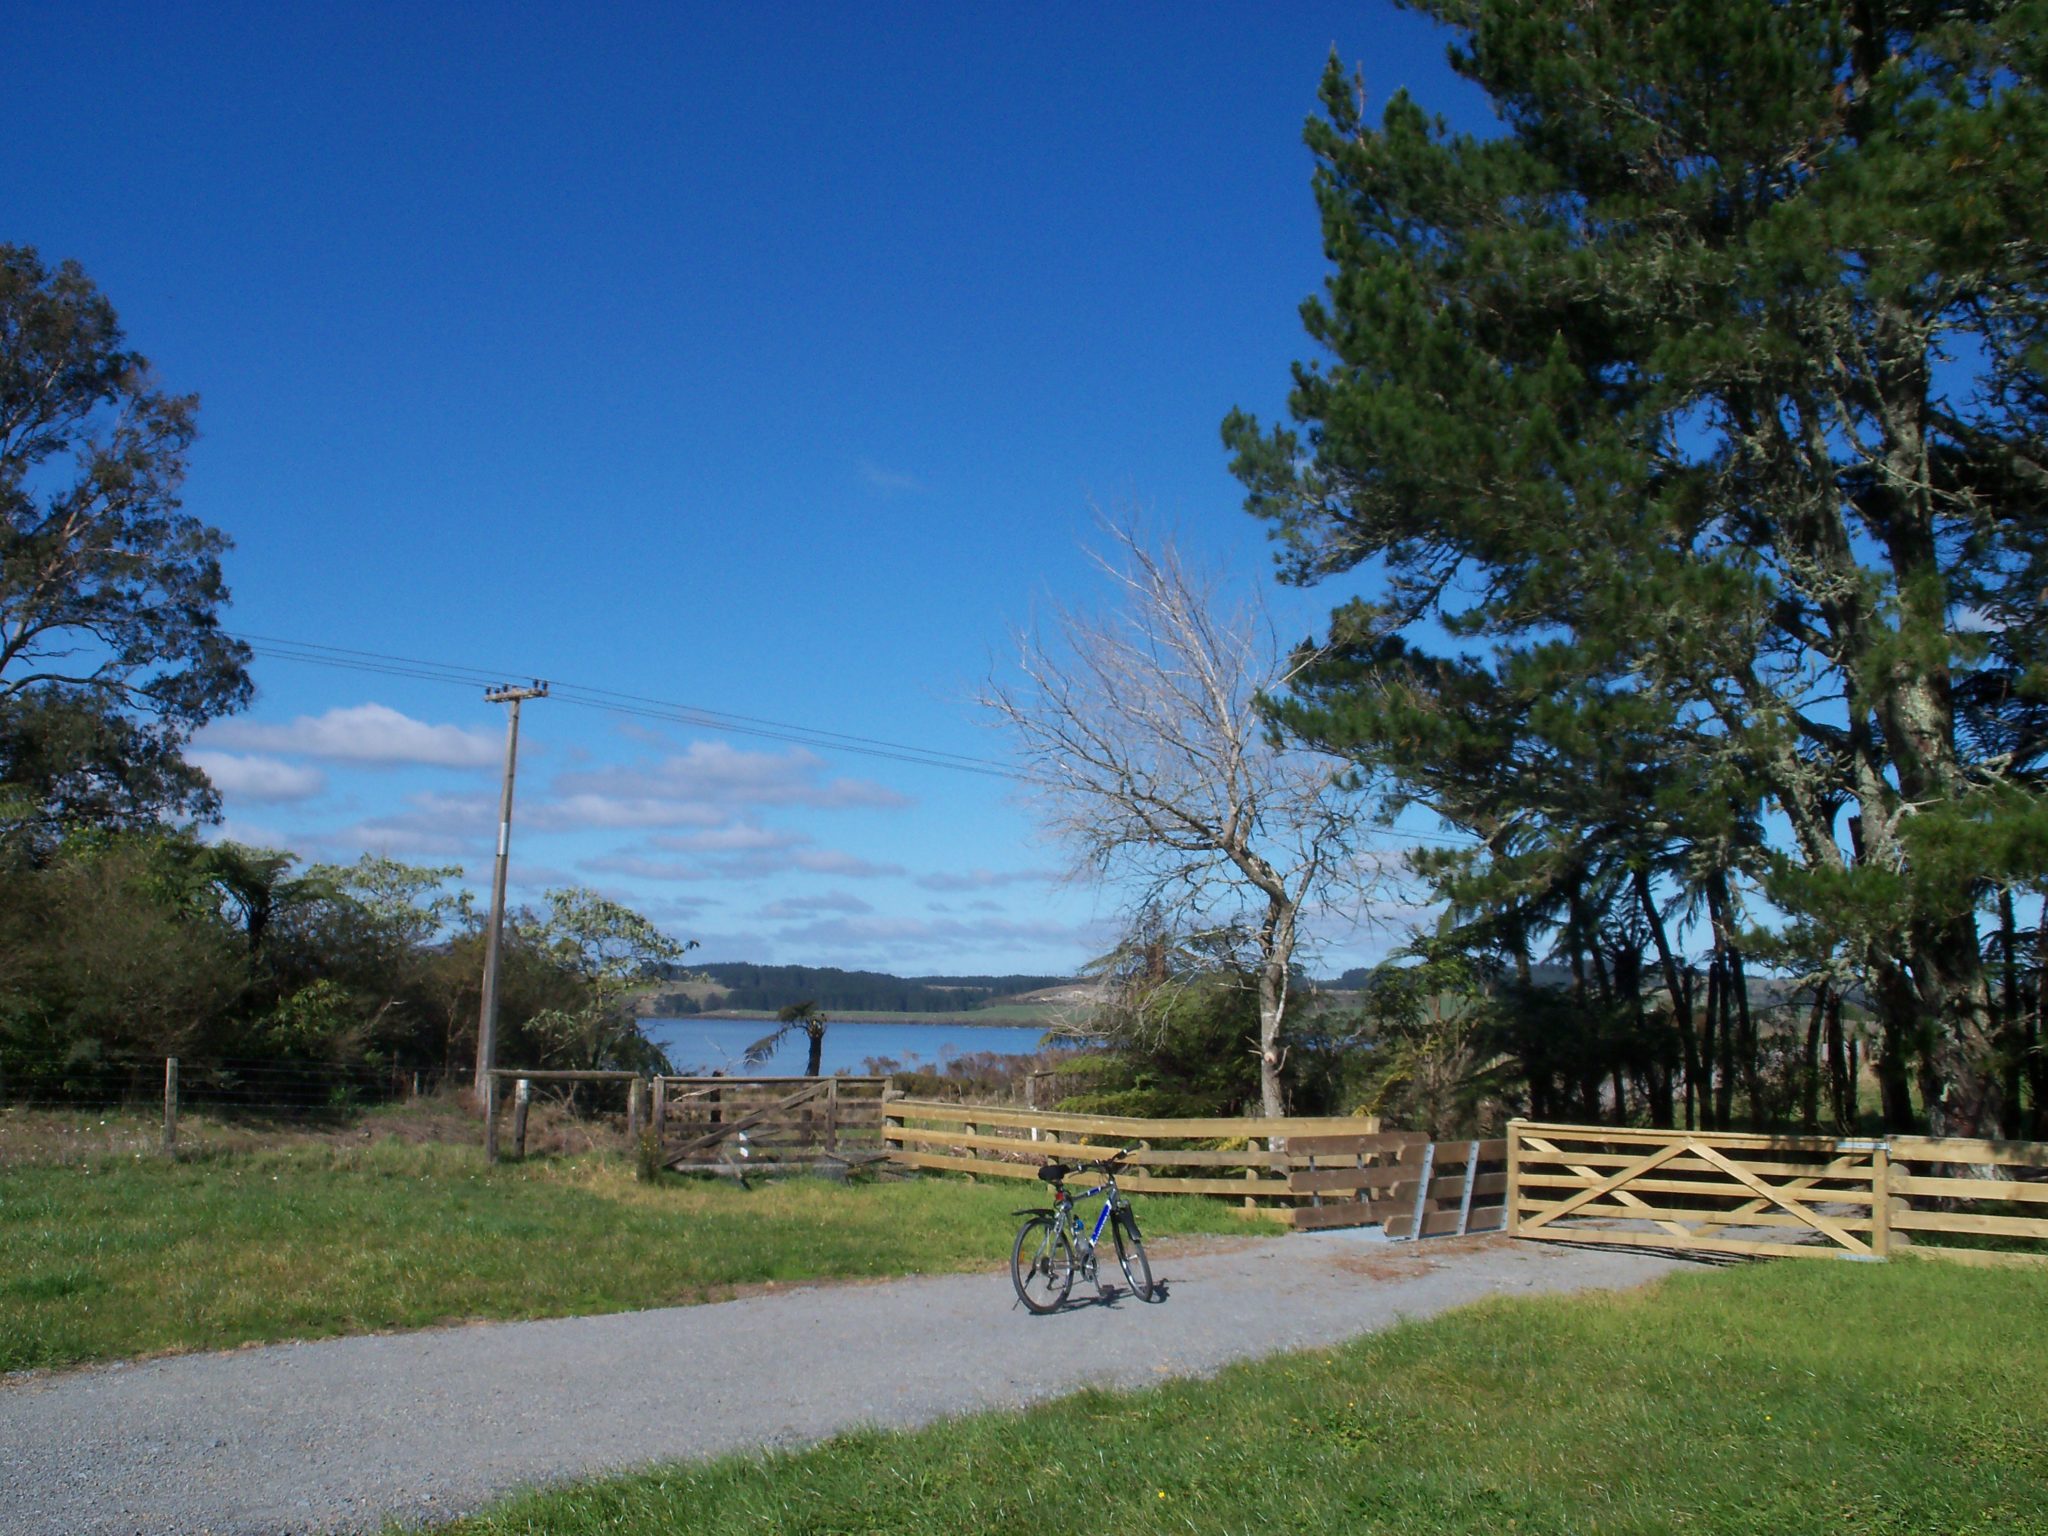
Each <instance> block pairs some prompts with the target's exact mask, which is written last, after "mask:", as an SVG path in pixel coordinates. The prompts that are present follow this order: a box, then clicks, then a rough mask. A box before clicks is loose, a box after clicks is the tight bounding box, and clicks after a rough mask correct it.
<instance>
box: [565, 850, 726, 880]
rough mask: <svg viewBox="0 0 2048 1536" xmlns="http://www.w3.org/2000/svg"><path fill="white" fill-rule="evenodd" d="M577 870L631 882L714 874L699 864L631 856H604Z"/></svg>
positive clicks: (584, 862) (712, 876)
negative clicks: (626, 876) (625, 877)
mask: <svg viewBox="0 0 2048 1536" xmlns="http://www.w3.org/2000/svg"><path fill="white" fill-rule="evenodd" d="M576 867H577V868H578V869H583V870H589V871H590V872H591V873H593V874H601V875H629V876H631V877H632V878H633V879H635V880H659V881H664V882H667V881H691V880H715V879H717V878H718V872H717V871H716V870H714V869H708V868H706V867H705V866H704V865H702V864H685V863H683V862H682V861H681V860H680V859H650V858H645V857H642V856H641V855H638V854H631V853H607V854H601V855H599V856H598V857H597V858H594V859H582V860H579V861H578V862H577V865H576Z"/></svg>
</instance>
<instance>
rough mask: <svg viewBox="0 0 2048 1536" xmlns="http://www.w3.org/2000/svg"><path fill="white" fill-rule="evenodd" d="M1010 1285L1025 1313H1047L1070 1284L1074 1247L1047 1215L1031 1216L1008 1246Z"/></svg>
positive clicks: (1057, 1304) (1064, 1293)
mask: <svg viewBox="0 0 2048 1536" xmlns="http://www.w3.org/2000/svg"><path fill="white" fill-rule="evenodd" d="M1010 1283H1011V1284H1012V1285H1014V1286H1015V1287H1016V1288H1017V1299H1018V1300H1019V1301H1021V1302H1023V1303H1024V1309H1025V1310H1026V1311H1027V1312H1050V1311H1052V1310H1053V1309H1054V1308H1056V1307H1057V1306H1059V1304H1060V1303H1061V1302H1063V1301H1065V1300H1066V1299H1067V1292H1068V1291H1070V1290H1072V1289H1073V1285H1074V1244H1073V1242H1072V1240H1071V1239H1069V1238H1068V1236H1067V1234H1066V1231H1065V1229H1064V1228H1063V1227H1062V1226H1061V1225H1060V1223H1059V1222H1058V1221H1056V1220H1055V1219H1054V1218H1052V1217H1050V1216H1034V1217H1032V1218H1031V1219H1030V1220H1029V1221H1027V1222H1025V1223H1024V1225H1023V1226H1021V1227H1019V1228H1018V1229H1017V1241H1016V1242H1015V1243H1013V1244H1012V1245H1011V1247H1010Z"/></svg>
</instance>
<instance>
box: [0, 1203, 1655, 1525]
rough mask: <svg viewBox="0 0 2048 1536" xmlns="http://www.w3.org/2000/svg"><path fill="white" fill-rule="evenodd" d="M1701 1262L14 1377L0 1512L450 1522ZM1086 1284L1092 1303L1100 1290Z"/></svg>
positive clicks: (1289, 1269) (1228, 1250) (972, 1285)
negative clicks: (1054, 1309)
mask: <svg viewBox="0 0 2048 1536" xmlns="http://www.w3.org/2000/svg"><path fill="white" fill-rule="evenodd" d="M1677 1267H1679V1266H1678V1264H1677V1263H1676V1261H1673V1260H1668V1259H1663V1258H1657V1257H1651V1256H1648V1255H1643V1254H1636V1253H1629V1252H1624V1251H1615V1250H1600V1249H1570V1248H1561V1247H1545V1246H1541V1245H1537V1244H1531V1243H1510V1242H1508V1241H1507V1240H1505V1239H1502V1238H1491V1239H1484V1240H1473V1239H1464V1240H1458V1241H1451V1242H1434V1243H1425V1244H1422V1245H1420V1246H1415V1245H1405V1244H1404V1245H1398V1246H1390V1245H1384V1244H1375V1243H1369V1242H1367V1241H1364V1240H1362V1239H1361V1238H1360V1237H1358V1236H1356V1235H1351V1234H1343V1233H1319V1234H1306V1233H1304V1234H1296V1235H1294V1236H1290V1237H1283V1238H1271V1239H1247V1240H1241V1241H1240V1240H1226V1241H1222V1242H1216V1243H1210V1244H1207V1245H1190V1246H1188V1247H1185V1248H1181V1249H1178V1250H1176V1249H1175V1248H1173V1247H1170V1246H1169V1247H1167V1248H1165V1250H1164V1251H1163V1252H1162V1253H1160V1254H1158V1255H1156V1263H1155V1268H1156V1269H1157V1270H1158V1272H1159V1275H1160V1278H1161V1279H1162V1280H1164V1281H1165V1282H1166V1285H1167V1287H1168V1295H1167V1298H1166V1299H1165V1300H1164V1301H1162V1302H1160V1303H1158V1304H1156V1305H1151V1306H1147V1305H1142V1304H1140V1303H1139V1302H1137V1301H1135V1300H1134V1299H1132V1298H1130V1297H1128V1296H1125V1297H1121V1298H1115V1299H1113V1300H1111V1301H1110V1302H1107V1303H1102V1302H1091V1304H1086V1305H1070V1306H1069V1307H1068V1309H1067V1310H1065V1311H1063V1312H1060V1313H1057V1314H1054V1315H1052V1316H1049V1317H1032V1316H1030V1315H1028V1314H1026V1313H1025V1312H1024V1311H1023V1310H1022V1309H1021V1308H1018V1307H1016V1306H1015V1305H1014V1303H1013V1299H1012V1296H1011V1293H1010V1282H1009V1277H1008V1274H1007V1273H1002V1274H997V1273H995V1272H993V1271H991V1272H988V1273H983V1274H969V1275H940V1276H933V1277H928V1278H918V1279H909V1280H892V1281H884V1282H879V1283H870V1284H857V1283H856V1284H828V1285H817V1286H805V1287H799V1288H792V1289H788V1290H779V1291H770V1292H767V1293H764V1294H760V1295H755V1296H749V1297H746V1298H744V1299H741V1300H737V1301H727V1302H720V1303H717V1304H714V1305H710V1306H701V1307H678V1308H670V1309H665V1310H662V1311H657V1312H627V1313H616V1314H612V1315H609V1316H604V1317H583V1318H568V1319H562V1320H559V1321H553V1322H537V1323H491V1324H480V1325H476V1326H472V1327H464V1328H442V1329H434V1330H431V1331H429V1332H424V1333H407V1334H391V1335H382V1336H378V1337H370V1338H351V1339H330V1340H324V1341H321V1342H318V1343H310V1344H283V1345H275V1346H270V1347H266V1348H261V1349H244V1350H236V1351H233V1352H230V1353H226V1354H213V1355H187V1356H181V1357H177V1358H173V1359H165V1360H156V1361H150V1362H146V1363H142V1364H135V1365H115V1366H106V1367H99V1368H95V1369H91V1370H84V1371H74V1372H68V1373H64V1374H58V1375H27V1376H20V1377H16V1378H13V1379H11V1380H8V1381H6V1382H5V1383H4V1384H0V1531H6V1532H8V1533H11V1536H45V1533H47V1536H84V1533H88V1532H120V1533H124V1536H127V1533H135V1532H147V1533H150V1536H156V1533H159V1532H163V1533H170V1532H208V1533H212V1536H231V1533H232V1536H240V1533H262V1536H278V1533H282V1532H291V1533H304V1532H314V1531H365V1530H375V1529H377V1528H378V1526H379V1525H380V1524H381V1522H383V1521H384V1520H386V1519H387V1518H393V1517H395V1518H398V1519H401V1520H406V1521H429V1520H438V1519H447V1518H449V1517H452V1516H454V1515H457V1514H460V1513H463V1512H465V1511H469V1510H474V1509H476V1508H477V1507H479V1506H480V1505H482V1504H484V1503H486V1502H488V1501H490V1500H492V1499H494V1498H497V1497H499V1496H501V1495H503V1494H505V1493H508V1492H510V1491H512V1490H514V1489H516V1488H519V1487H522V1486H525V1485H528V1484H533V1483H545V1482H551V1481H556V1480H559V1479H563V1478H571V1477H577V1476H581V1475H586V1474H591V1473H598V1472H603V1471H606V1470H611V1469H620V1468H627V1467H634V1466H639V1465H642V1464H645V1463H647V1462H651V1461H657V1460H664V1459H671V1458H677V1457H701V1456H712V1455H716V1454H718V1453H720V1452H724V1451H733V1450H742V1449H747V1448H752V1447H759V1446H788V1445H797V1444H802V1443H804V1442H808V1441H813V1440H817V1439H820V1438H823V1437H825V1436H827V1435H830V1434H833V1433H834V1432H836V1431H839V1430H843V1429H846V1428H849V1427H851V1426H853V1425H857V1424H875V1425H888V1426H908V1425H916V1424H925V1423H929V1422H930V1421H932V1420H934V1419H938V1418H943V1417H946V1416H949V1415H953V1414H961V1413H968V1412H972V1411H974V1410H976V1409H983V1408H1008V1407H1014V1406H1016V1405H1018V1404H1021V1403H1028V1402H1032V1401H1035V1400H1038V1399H1041V1398H1049V1397H1054V1396H1057V1395H1059V1394H1061V1393H1065V1392H1070V1391H1072V1390H1074V1389H1076V1388H1078V1387H1082V1386H1085V1385H1089V1384H1095V1385H1119V1386H1142V1385H1144V1384H1146V1383H1148V1382H1153V1381H1158V1380H1161V1379H1163V1378H1166V1377H1169V1376H1184V1375H1193V1374H1200V1373H1204V1372H1209V1371H1214V1370H1216V1369H1217V1368H1218V1367H1220V1366H1223V1365H1225V1364H1227V1363H1229V1362H1230V1361H1233V1360H1241V1359H1245V1358H1247V1357H1250V1356H1255V1355H1264V1354H1270V1353H1272V1352H1274V1351H1276V1350H1285V1349H1296V1348H1302V1347H1306V1346H1309V1345H1316V1344H1327V1343H1331V1342H1334V1341H1336V1340H1339V1339H1345V1338H1349V1337H1351V1336H1352V1335H1354V1334H1359V1333H1366V1332H1370V1331H1372V1330H1374V1329H1377V1328H1384V1327H1387V1326H1388V1325H1390V1324H1392V1323H1394V1322H1397V1321H1399V1320H1401V1319H1403V1318H1413V1317H1426V1316H1428V1315H1430V1314H1431V1313H1435V1312H1441V1311H1443V1310H1444V1309H1446V1308H1448V1307H1455V1306H1459V1305H1461V1304H1463V1303H1466V1302H1470V1301H1475V1300H1478V1299H1479V1298H1481V1297H1485V1296H1491V1295H1499V1294H1508V1295H1514V1294H1521V1293H1525V1292H1535V1291H1572V1290H1581V1289H1588V1288H1613V1287H1622V1286H1632V1285H1637V1284H1640V1283H1642V1282H1643V1281H1646V1280H1649V1279H1651V1278H1653V1277H1655V1276H1657V1275H1660V1274H1663V1273H1665V1272H1667V1271H1669V1270H1671V1269H1674V1268H1677ZM1074 1295H1075V1298H1076V1300H1077V1301H1078V1300H1079V1299H1080V1298H1082V1297H1083V1296H1087V1297H1090V1298H1092V1296H1093V1292H1092V1290H1090V1288H1088V1287H1087V1286H1086V1285H1084V1284H1077V1285H1076V1286H1075V1291H1074Z"/></svg>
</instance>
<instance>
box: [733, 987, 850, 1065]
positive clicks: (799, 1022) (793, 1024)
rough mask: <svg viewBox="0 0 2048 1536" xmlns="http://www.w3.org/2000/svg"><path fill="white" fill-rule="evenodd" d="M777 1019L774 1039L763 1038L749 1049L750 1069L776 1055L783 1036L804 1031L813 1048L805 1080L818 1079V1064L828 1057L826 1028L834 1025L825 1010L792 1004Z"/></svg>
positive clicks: (812, 1005)
mask: <svg viewBox="0 0 2048 1536" xmlns="http://www.w3.org/2000/svg"><path fill="white" fill-rule="evenodd" d="M775 1018H776V1023H777V1028H776V1030H775V1032H774V1033H773V1034H771V1035H763V1036H762V1037H761V1038H760V1039H758V1040H756V1041H755V1042H754V1043H753V1044H752V1045H750V1046H748V1047H747V1054H746V1063H747V1065H748V1066H749V1067H758V1066H760V1065H761V1063H762V1062H764V1061H766V1060H767V1059H768V1058H769V1057H770V1056H773V1055H774V1054H775V1048H776V1047H777V1046H779V1045H781V1044H782V1039H783V1036H785V1035H787V1034H788V1033H789V1032H790V1031H791V1030H792V1029H800V1030H802V1031H803V1032H804V1035H805V1037H806V1038H807V1039H808V1040H809V1041H810V1045H811V1054H810V1060H809V1061H808V1062H807V1063H806V1064H805V1066H804V1076H805V1077H816V1076H817V1075H818V1064H819V1062H820V1061H822V1060H823V1059H824V1054H825V1026H826V1025H827V1024H829V1023H831V1022H832V1021H831V1020H830V1019H828V1018H826V1017H825V1013H824V1010H823V1009H821V1008H819V1006H818V1005H817V1004H816V1003H815V1002H811V1001H809V1000H808V999H807V1000H805V1001H804V1002H801V1003H791V1004H790V1005H789V1006H788V1007H786V1008H784V1009H782V1010H780V1011H779V1012H778V1013H777V1014H776V1015H775Z"/></svg>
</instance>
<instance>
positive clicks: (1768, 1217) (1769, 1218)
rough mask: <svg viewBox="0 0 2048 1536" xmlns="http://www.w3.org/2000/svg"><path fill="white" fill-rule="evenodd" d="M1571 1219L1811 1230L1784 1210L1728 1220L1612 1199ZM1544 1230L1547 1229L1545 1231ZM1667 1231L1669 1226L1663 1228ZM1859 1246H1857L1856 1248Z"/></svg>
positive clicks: (1848, 1220) (1850, 1222) (1699, 1230)
mask: <svg viewBox="0 0 2048 1536" xmlns="http://www.w3.org/2000/svg"><path fill="white" fill-rule="evenodd" d="M1573 1214H1574V1215H1575V1216H1582V1217H1587V1218H1598V1219H1601V1220H1606V1221H1615V1220H1622V1221H1654V1222H1658V1223H1660V1224H1665V1223H1668V1224H1671V1225H1675V1226H1677V1227H1679V1228H1680V1229H1682V1230H1680V1231H1675V1232H1671V1235H1672V1236H1673V1237H1711V1236H1712V1235H1713V1234H1714V1233H1716V1232H1720V1231H1725V1230H1726V1229H1728V1228H1729V1227H1784V1228H1786V1229H1788V1230H1790V1231H1795V1232H1796V1231H1800V1230H1802V1229H1803V1230H1805V1231H1809V1232H1811V1231H1814V1230H1815V1228H1814V1226H1813V1224H1812V1223H1811V1222H1808V1221H1803V1220H1801V1219H1800V1218H1799V1217H1797V1216H1794V1215H1791V1214H1789V1213H1788V1212H1784V1211H1753V1212H1751V1213H1750V1214H1748V1215H1746V1216H1744V1217H1742V1218H1741V1219H1740V1220H1734V1219H1731V1218H1730V1217H1729V1216H1728V1214H1727V1213H1726V1212H1725V1211H1689V1210H1686V1209H1685V1208H1684V1207H1682V1206H1668V1205H1624V1204H1622V1203H1620V1202H1619V1201H1615V1200H1601V1201H1596V1202H1595V1203H1594V1204H1592V1205H1588V1206H1584V1207H1582V1208H1581V1209H1579V1210H1578V1211H1575V1212H1574V1213H1573ZM1837 1221H1838V1224H1839V1225H1840V1226H1841V1227H1843V1228H1844V1229H1845V1230H1847V1231H1850V1232H1868V1231H1870V1230H1871V1225H1872V1222H1871V1218H1870V1217H1868V1216H1843V1217H1839V1218H1837ZM1546 1230H1547V1229H1546ZM1666 1230H1667V1231H1670V1226H1669V1225H1667V1226H1666ZM1861 1246H1862V1245H1861V1244H1858V1247H1859V1248H1860V1247H1861Z"/></svg>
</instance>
